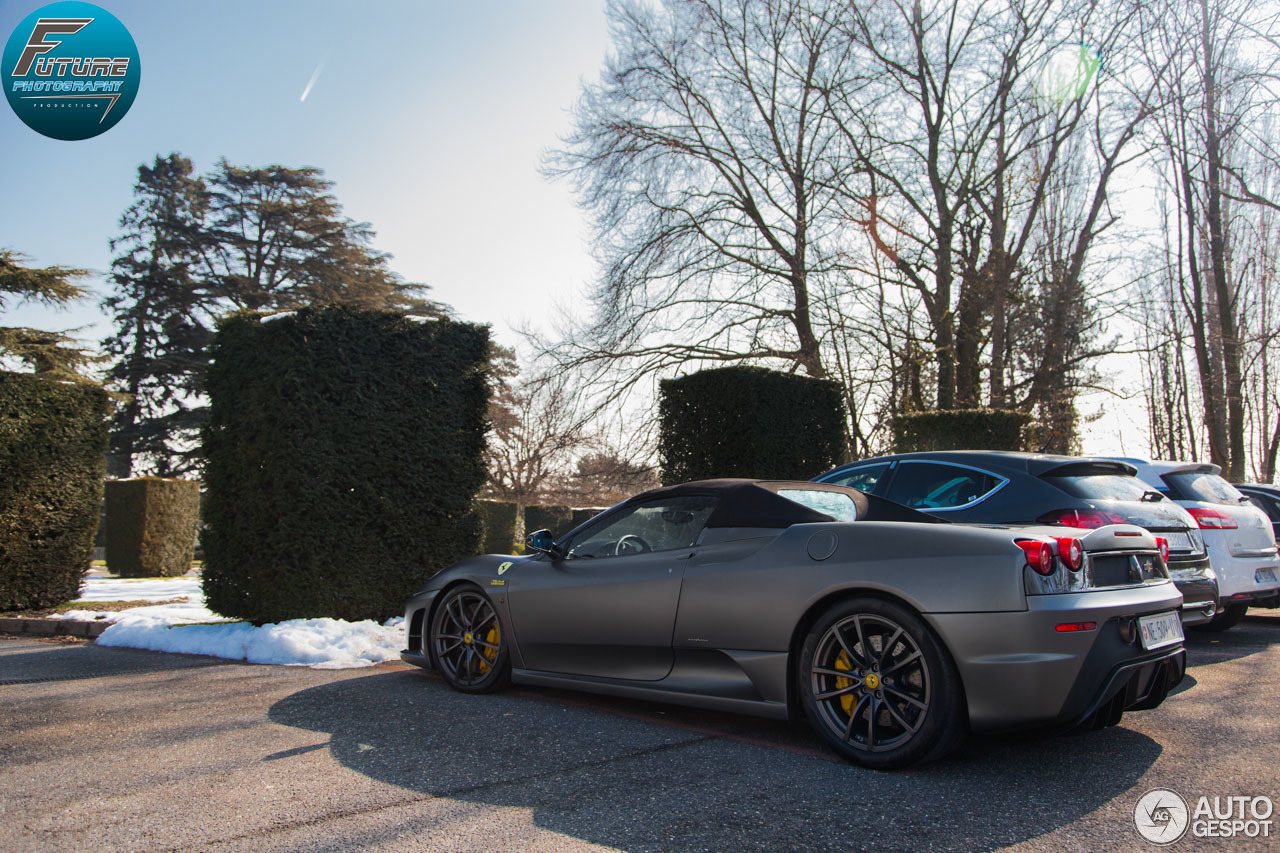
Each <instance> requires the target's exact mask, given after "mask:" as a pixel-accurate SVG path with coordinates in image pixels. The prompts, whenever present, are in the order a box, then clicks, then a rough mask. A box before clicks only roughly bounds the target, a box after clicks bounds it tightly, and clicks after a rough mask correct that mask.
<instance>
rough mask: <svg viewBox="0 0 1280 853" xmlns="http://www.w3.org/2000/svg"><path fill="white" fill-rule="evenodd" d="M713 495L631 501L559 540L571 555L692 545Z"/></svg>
mask: <svg viewBox="0 0 1280 853" xmlns="http://www.w3.org/2000/svg"><path fill="white" fill-rule="evenodd" d="M715 506H716V499H715V498H713V497H706V496H702V495H688V496H685V497H678V498H661V499H658V500H653V501H646V502H645V503H640V504H633V505H632V506H629V507H626V508H625V509H622V510H620V511H618V512H615V513H610V514H609V515H607V516H605V517H603V518H601V519H600V521H599V522H598V523H597V524H593V525H591V526H590V527H588V528H586V529H585V530H583V531H581V532H580V533H578V534H577V535H576V536H574V537H573V539H572V540H570V541H568V542H565V543H562V544H564V546H565V547H566V550H567V551H568V553H569V558H570V559H586V558H596V557H626V556H632V555H635V554H647V553H649V552H650V551H672V550H675V549H677V548H689V547H692V546H693V544H694V542H696V541H697V539H698V535H699V534H700V533H702V528H704V527H706V525H707V519H708V518H709V517H710V516H711V511H712V510H713V509H715Z"/></svg>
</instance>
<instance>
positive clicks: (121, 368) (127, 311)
mask: <svg viewBox="0 0 1280 853" xmlns="http://www.w3.org/2000/svg"><path fill="white" fill-rule="evenodd" d="M133 189H134V199H135V200H134V202H133V204H131V205H130V206H129V208H128V209H127V210H126V211H125V212H124V215H123V216H121V217H120V227H121V229H122V233H121V235H120V236H119V237H117V238H116V239H114V240H112V241H111V248H112V250H113V251H116V252H118V254H117V255H116V259H115V261H114V262H113V263H112V279H113V280H114V282H115V285H116V287H115V291H114V292H113V293H112V295H110V296H108V297H107V298H106V299H104V300H103V303H102V304H103V307H104V308H105V309H106V310H108V311H110V312H111V314H112V317H113V318H114V321H115V327H116V333H115V334H114V335H113V336H111V337H109V338H107V339H106V340H104V341H103V348H104V350H105V351H106V353H107V354H108V355H109V356H111V357H113V358H114V359H115V361H114V363H113V364H112V365H111V368H110V370H109V371H108V378H109V379H110V380H111V381H112V382H113V383H114V384H115V385H116V386H117V387H118V388H119V389H120V390H121V391H123V392H125V393H126V394H128V399H127V400H126V402H125V403H124V404H123V405H122V406H121V407H120V409H119V411H118V413H117V416H116V422H115V425H114V428H113V430H112V434H111V455H110V460H109V464H108V471H109V473H110V474H112V475H113V476H117V477H128V476H131V475H132V474H134V473H135V468H141V469H142V470H144V471H146V472H148V473H153V474H157V475H160V476H172V475H174V474H181V473H185V472H187V471H189V470H190V469H191V468H193V467H194V465H195V460H194V448H195V431H196V429H197V428H198V427H199V425H200V424H201V423H202V422H203V421H204V405H203V403H202V401H201V400H200V399H199V397H198V394H199V390H200V380H201V375H202V373H203V370H204V366H205V364H206V363H207V361H208V359H207V357H206V356H205V346H206V344H207V343H208V341H209V339H210V334H211V333H210V328H209V327H210V322H209V313H210V309H211V307H212V305H211V302H212V297H211V295H210V294H209V292H208V290H207V288H205V287H204V286H203V285H202V284H201V283H200V282H199V281H198V280H197V278H196V277H195V274H194V269H193V267H194V265H195V264H196V263H197V261H198V260H199V259H200V254H199V249H200V244H201V241H202V239H203V238H202V234H201V223H202V221H203V218H204V211H205V207H206V200H205V192H204V185H203V182H202V181H201V180H200V179H199V178H198V177H195V176H194V168H193V166H192V164H191V161H190V160H188V159H187V158H186V157H183V156H182V155H180V154H176V153H175V154H170V155H169V156H167V157H160V156H158V155H157V156H156V158H155V161H154V162H153V163H152V164H151V165H150V166H147V165H142V166H139V167H138V180H137V183H135V184H134V188H133ZM140 457H141V458H140Z"/></svg>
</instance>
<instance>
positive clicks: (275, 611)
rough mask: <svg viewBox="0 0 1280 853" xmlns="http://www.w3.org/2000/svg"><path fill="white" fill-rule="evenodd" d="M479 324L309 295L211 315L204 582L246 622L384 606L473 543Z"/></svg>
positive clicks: (480, 390)
mask: <svg viewBox="0 0 1280 853" xmlns="http://www.w3.org/2000/svg"><path fill="white" fill-rule="evenodd" d="M488 351H489V330H488V328H487V327H484V326H476V325H471V324H468V323H457V322H453V321H450V320H436V321H425V322H419V321H416V320H412V319H410V318H408V317H405V316H404V315H402V314H398V313H395V312H389V311H373V310H360V309H354V308H345V307H343V308H339V307H325V308H305V309H302V310H300V311H298V312H297V313H294V314H286V315H278V316H275V317H271V318H266V319H261V318H259V317H257V316H253V315H239V316H235V317H232V318H229V319H227V320H225V321H224V322H223V323H221V324H220V326H219V329H218V332H217V334H216V336H215V339H214V342H213V363H212V365H211V367H210V370H209V373H208V376H207V379H206V388H207V391H208V394H209V403H210V410H209V423H208V425H207V426H206V427H205V429H204V432H203V438H204V455H205V461H206V467H205V502H204V530H203V532H202V534H201V544H202V546H203V550H204V560H205V567H204V574H203V585H204V591H205V596H206V600H207V601H208V604H209V606H210V608H212V609H213V610H215V611H216V612H218V613H221V614H223V615H226V616H232V617H237V618H241V619H248V620H250V621H253V622H257V623H263V622H276V621H280V620H283V619H293V618H312V617H322V616H329V617H334V618H338V619H348V620H359V619H378V620H382V619H386V618H387V617H389V616H393V615H395V614H397V613H400V612H402V608H403V607H404V602H405V600H406V599H407V598H408V597H409V596H410V595H411V594H412V593H413V592H415V591H416V590H417V589H418V588H419V587H420V586H421V585H422V583H423V582H424V581H426V579H427V578H429V577H430V576H431V575H432V574H434V573H435V572H437V571H439V570H440V569H442V568H444V567H445V566H447V565H449V564H450V563H453V562H456V561H457V560H460V559H462V558H464V557H469V556H471V555H473V554H475V553H476V551H477V549H478V547H479V545H480V520H479V518H478V516H477V514H476V512H475V496H476V493H477V492H478V491H479V490H480V487H481V486H482V485H483V484H484V481H485V467H484V461H483V458H482V453H483V451H484V446H485V430H486V428H487V417H486V413H487V407H488V402H489V390H488V385H487V377H486V367H487V364H488Z"/></svg>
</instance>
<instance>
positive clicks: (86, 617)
mask: <svg viewBox="0 0 1280 853" xmlns="http://www.w3.org/2000/svg"><path fill="white" fill-rule="evenodd" d="M175 598H185V599H186V600H185V601H182V602H179V603H174V604H157V605H150V606H143V607H133V608H130V609H128V610H119V611H115V612H108V611H98V610H70V611H67V612H65V613H62V614H59V616H58V618H60V619H74V620H82V621H88V622H95V621H106V622H111V623H113V624H112V625H111V626H110V627H109V628H107V630H105V631H103V632H102V635H101V636H99V637H98V641H97V642H98V644H99V645H102V646H125V647H127V648H134V649H151V650H153V651H158V652H178V653H182V654H193V655H212V656H214V657H220V658H226V659H229V660H243V661H248V662H249V663H265V664H281V665H286V666H310V667H312V668H314V669H351V668H355V667H363V666H373V665H374V664H377V663H381V662H383V661H388V660H396V659H398V658H399V656H400V649H402V648H403V647H404V619H403V618H401V617H396V618H395V619H391V620H389V621H388V622H387V623H386V624H385V625H379V624H378V623H376V622H373V621H371V620H366V621H363V622H344V621H342V620H339V619H291V620H289V621H287V622H280V623H278V624H272V625H262V626H257V627H255V626H253V625H250V624H249V623H247V622H236V621H233V620H230V619H227V618H225V617H222V616H219V615H217V614H216V613H213V612H212V611H210V610H209V609H208V608H207V607H205V604H204V592H203V591H202V590H201V588H200V578H199V577H198V576H190V575H188V576H184V577H177V578H147V579H142V580H131V579H126V578H93V577H91V578H86V579H85V582H84V586H83V587H81V593H80V598H79V599H78V600H80V601H86V602H93V601H169V600H170V599H175Z"/></svg>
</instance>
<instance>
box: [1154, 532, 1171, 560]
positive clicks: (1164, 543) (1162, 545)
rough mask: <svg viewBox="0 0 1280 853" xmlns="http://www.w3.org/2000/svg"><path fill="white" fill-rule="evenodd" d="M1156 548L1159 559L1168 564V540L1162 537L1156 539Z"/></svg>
mask: <svg viewBox="0 0 1280 853" xmlns="http://www.w3.org/2000/svg"><path fill="white" fill-rule="evenodd" d="M1156 547H1157V548H1159V549H1160V559H1162V560H1164V561H1165V562H1166V563H1167V562H1169V540H1168V539H1165V538H1164V537H1163V536H1157V537H1156Z"/></svg>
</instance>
